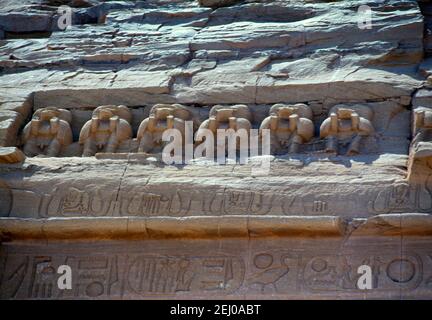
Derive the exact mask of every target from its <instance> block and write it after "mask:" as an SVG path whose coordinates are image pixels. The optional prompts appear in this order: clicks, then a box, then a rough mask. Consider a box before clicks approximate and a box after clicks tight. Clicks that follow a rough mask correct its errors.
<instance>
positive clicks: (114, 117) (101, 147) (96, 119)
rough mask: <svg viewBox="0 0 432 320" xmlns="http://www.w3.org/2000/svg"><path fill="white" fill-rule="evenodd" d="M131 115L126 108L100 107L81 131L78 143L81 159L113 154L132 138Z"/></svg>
mask: <svg viewBox="0 0 432 320" xmlns="http://www.w3.org/2000/svg"><path fill="white" fill-rule="evenodd" d="M131 119H132V115H131V113H130V111H129V109H128V108H127V107H126V106H122V105H121V106H114V105H107V106H100V107H97V108H96V109H95V110H94V111H93V114H92V118H91V120H89V121H87V122H86V123H85V124H84V126H83V127H82V129H81V132H80V137H79V143H80V144H81V145H83V153H82V156H83V157H91V156H94V155H95V154H96V153H98V152H106V153H115V152H116V150H117V148H118V147H119V145H120V144H121V143H122V142H123V141H125V140H128V139H131V138H132V127H131V125H130V121H131Z"/></svg>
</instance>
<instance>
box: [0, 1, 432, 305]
mask: <svg viewBox="0 0 432 320" xmlns="http://www.w3.org/2000/svg"><path fill="white" fill-rule="evenodd" d="M60 2H62V4H65V5H68V6H70V7H71V10H72V22H73V24H72V25H71V26H68V27H67V28H66V30H63V31H62V30H60V27H59V25H58V21H59V19H60V18H61V17H60V13H59V12H58V11H57V9H58V6H59V4H60ZM360 5H366V6H369V7H370V8H371V10H372V14H371V18H372V20H371V23H372V24H371V28H360V25H359V20H361V19H363V18H367V17H366V16H362V13H359V12H358V10H359V6H360ZM431 17H432V4H431V3H430V2H429V1H421V2H417V1H414V0H384V1H379V2H377V1H373V0H361V1H355V2H353V1H334V2H332V3H331V4H326V3H324V2H323V1H319V0H316V1H315V0H311V1H310V0H296V1H291V0H274V1H270V0H245V1H234V0H200V1H188V0H176V1H168V0H148V1H100V0H82V1H75V0H74V1H45V0H24V1H21V2H20V3H19V4H18V3H17V2H16V1H12V0H0V88H1V90H0V146H1V147H2V148H0V162H2V164H1V165H0V298H3V299H19V298H24V299H40V298H42V299H52V298H86V299H87V298H88V299H90V298H110V299H129V298H131V299H132V298H133V299H137V298H138V299H149V298H176V299H177V298H187V299H189V298H197V297H199V298H233V299H245V298H246V299H247V298H252V299H259V298H266V299H267V298H354V299H363V298H392V299H402V298H426V299H428V298H431V297H432V291H431V287H430V278H431V277H432V264H431V263H432V260H431V259H430V256H431V252H430V250H429V248H430V243H431V241H432V240H431V237H432V220H431V213H432V129H431V128H432V72H431V70H432V67H431V59H430V54H431V52H432V51H431V50H432V41H431V39H432V37H431V34H432V28H431V26H432V20H431ZM360 22H361V21H360ZM179 104H181V106H179ZM275 104H276V105H279V106H281V105H282V106H285V107H284V108H285V109H284V110H285V113H284V112H282V111H281V112H276V111H275V107H274V105H275ZM293 106H303V107H302V108H303V109H302V110H303V111H304V110H307V112H306V111H304V112H300V111H301V110H300V111H299V110H296V111H295V112H294V111H293V110H291V109H289V108H292V107H293ZM47 107H49V108H52V110H65V112H66V113H68V114H69V115H70V121H68V122H69V124H70V130H69V131H68V132H69V133H70V134H69V137H70V140H71V141H68V143H67V146H66V145H65V146H64V148H62V150H57V151H58V152H55V153H49V154H43V152H39V153H35V154H31V156H29V157H27V158H25V157H24V155H23V154H22V153H21V151H20V150H24V149H28V148H26V145H27V144H28V140H27V139H26V138H25V135H24V136H23V133H25V132H26V129H25V128H30V127H32V122H31V119H32V117H33V118H34V117H35V116H37V115H38V114H39V113H41V112H43V110H47V109H44V108H47ZM102 109H103V110H105V111H101V110H102ZM120 109H121V110H127V112H126V113H127V114H126V115H124V114H122V115H119V114H117V112H116V111H115V110H120ZM158 109H161V110H162V111H160V112H157V110H158ZM237 109H242V110H247V112H243V113H241V112H240V114H237V113H236V112H234V111H233V110H237ZM50 110H51V109H50ZM179 110H180V111H179ZM215 110H220V114H218V112H216V111H215ZM278 110H279V109H278ZM287 110H288V111H287ZM101 112H102V114H101ZM186 113H187V114H186ZM297 117H298V118H297ZM275 118H276V119H275ZM286 118H289V120H287V119H286ZM272 119H273V120H272ZM326 119H327V120H326ZM275 120H277V121H275ZM186 121H192V122H193V126H192V127H193V130H192V134H191V136H192V140H193V135H194V133H196V132H197V129H198V128H200V129H209V128H210V129H215V128H219V129H220V128H223V129H225V128H231V129H234V131H235V130H237V131H238V130H239V129H246V130H247V131H249V132H251V131H252V130H254V129H256V130H258V129H259V128H261V129H262V130H264V129H270V131H272V130H273V131H272V133H273V134H275V132H276V133H277V137H276V138H277V141H278V143H279V144H286V146H287V148H285V149H284V148H278V149H280V150H278V151H280V152H273V151H272V153H273V154H272V155H259V156H253V155H251V156H250V157H249V159H248V163H246V164H240V163H226V164H217V163H215V162H213V161H210V160H209V159H205V158H202V157H200V158H196V159H192V161H191V162H190V163H187V164H182V165H168V164H165V163H164V162H163V161H162V160H163V156H162V153H161V150H159V149H161V148H159V149H158V148H156V147H160V146H161V141H160V140H161V135H162V134H163V132H166V130H167V129H170V128H177V127H179V126H180V127H181V128H183V127H182V126H183V125H184V124H185V123H186ZM284 121H285V122H284ZM54 122H55V121H54ZM54 122H53V124H52V125H51V122H50V125H49V126H48V125H47V126H46V128H45V129H44V130H42V131H41V132H39V131H38V134H36V136H37V137H38V136H39V135H40V136H43V137H45V138H46V137H47V136H50V135H53V134H54V133H55V134H57V131H55V130H52V128H51V127H54V129H55V128H56V125H55V123H54ZM267 122H269V123H270V124H268V123H267ZM148 123H151V125H150V126H149V125H148ZM266 123H267V124H268V125H266ZM275 123H277V128H275ZM304 123H306V124H307V125H304V126H303V125H302V124H304ZM214 124H216V126H213V125H214ZM272 124H273V125H272ZM306 127H307V128H306ZM305 128H306V129H305ZM277 129H279V130H277ZM262 130H261V134H263V131H262ZM300 131H301V132H300ZM34 132H36V130H34ZM80 133H81V137H82V138H81V139H80ZM107 133H109V137H108V135H107V136H106V137H105V136H104V135H106V134H107ZM293 133H294V135H295V136H293ZM181 136H182V138H185V137H186V133H185V132H182V135H181ZM104 137H105V138H106V139H102V138H104ZM359 137H360V138H361V139H360V138H359ZM273 138H275V136H273ZM185 139H186V138H185ZM36 140H37V139H36ZM36 140H35V141H36ZM102 140H103V141H102ZM330 140H331V141H330ZM38 141H39V140H37V141H36V142H38ZM89 141H90V142H89ZM39 142H40V141H39ZM192 142H194V143H195V145H194V146H192V147H191V148H192V150H193V147H197V146H199V144H198V141H196V140H195V141H192ZM39 144H40V143H39ZM89 145H91V146H90V147H89ZM180 145H181V146H182V147H183V143H182V144H180ZM94 146H97V148H93V147H94ZM106 146H108V147H106ZM236 146H237V145H236ZM36 147H38V148H39V147H41V146H39V145H38V143H36ZM42 147H43V146H42ZM90 149H91V150H90ZM96 149H97V150H96ZM282 149H284V150H282ZM277 153H280V154H277ZM83 154H84V155H87V156H88V157H81V156H82V155H83ZM266 160H268V163H269V170H268V171H267V173H266V174H265V175H263V174H262V173H260V172H258V171H257V170H256V169H257V168H260V166H262V165H264V164H265V163H266V162H265V161H266ZM132 240H134V241H132ZM136 240H138V241H136ZM64 263H67V264H70V265H71V267H72V269H73V272H76V273H77V276H76V277H74V283H73V290H72V291H70V292H66V293H65V292H61V291H59V290H57V287H56V286H55V283H56V277H55V272H53V270H56V268H57V267H58V265H59V264H64ZM362 264H367V265H369V266H371V268H372V273H373V289H372V290H366V291H363V290H359V289H358V287H357V285H356V283H357V279H358V277H359V275H358V273H357V268H358V267H359V266H360V265H362ZM145 265H147V266H153V267H152V268H154V270H155V272H154V273H153V274H150V273H147V274H146V273H145V272H146V270H150V268H147V269H146V268H145Z"/></svg>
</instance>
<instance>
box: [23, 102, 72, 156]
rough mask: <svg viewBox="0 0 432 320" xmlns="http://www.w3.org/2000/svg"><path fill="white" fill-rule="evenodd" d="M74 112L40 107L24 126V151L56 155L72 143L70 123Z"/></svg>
mask: <svg viewBox="0 0 432 320" xmlns="http://www.w3.org/2000/svg"><path fill="white" fill-rule="evenodd" d="M71 121H72V114H71V112H70V111H68V110H65V109H58V108H55V107H47V108H42V109H38V110H36V111H35V113H34V114H33V118H32V120H31V121H30V122H29V123H28V124H27V125H26V126H25V127H24V130H23V143H24V148H23V151H24V153H25V154H26V155H27V156H29V157H33V156H37V155H45V156H48V157H56V156H58V155H59V154H60V152H61V151H62V149H63V148H64V147H67V146H68V145H70V144H71V143H72V130H71V127H70V123H71Z"/></svg>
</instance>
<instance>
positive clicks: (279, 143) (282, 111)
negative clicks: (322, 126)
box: [260, 103, 314, 154]
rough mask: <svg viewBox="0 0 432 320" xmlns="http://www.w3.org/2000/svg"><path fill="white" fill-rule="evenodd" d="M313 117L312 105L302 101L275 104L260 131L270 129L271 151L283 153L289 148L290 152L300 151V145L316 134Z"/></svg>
mask: <svg viewBox="0 0 432 320" xmlns="http://www.w3.org/2000/svg"><path fill="white" fill-rule="evenodd" d="M312 117H313V115H312V110H311V109H310V107H309V106H307V105H305V104H302V103H298V104H294V105H285V104H281V103H278V104H275V105H273V106H272V107H271V109H270V111H269V116H268V117H267V118H265V119H264V120H263V122H262V123H261V126H260V133H261V132H262V130H263V129H270V143H271V147H270V148H271V149H270V152H271V153H272V154H273V153H281V152H285V151H286V150H287V149H288V152H289V153H298V152H299V146H300V145H301V144H303V143H305V142H308V141H310V139H312V137H313V135H314V125H313V122H312Z"/></svg>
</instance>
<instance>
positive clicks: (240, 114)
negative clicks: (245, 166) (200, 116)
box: [195, 104, 253, 149]
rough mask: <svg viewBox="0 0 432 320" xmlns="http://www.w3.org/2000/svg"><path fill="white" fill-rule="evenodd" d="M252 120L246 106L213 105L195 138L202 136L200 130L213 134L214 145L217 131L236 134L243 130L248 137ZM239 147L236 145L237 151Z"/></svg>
mask: <svg viewBox="0 0 432 320" xmlns="http://www.w3.org/2000/svg"><path fill="white" fill-rule="evenodd" d="M252 118H253V117H252V113H251V111H250V110H249V107H248V106H247V105H244V104H237V105H233V106H222V105H215V106H213V108H211V110H210V113H209V118H208V119H207V120H205V121H204V122H203V123H202V124H201V125H200V127H199V129H198V131H197V133H196V134H195V136H196V137H197V136H202V133H201V130H204V129H207V130H210V131H211V132H213V137H214V141H215V143H216V141H217V139H216V133H217V130H218V129H224V130H227V129H232V130H234V131H236V132H237V131H238V130H240V129H244V130H246V132H247V134H248V136H249V131H250V129H251V128H252V124H251V121H252ZM239 147H240V143H237V149H239Z"/></svg>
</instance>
